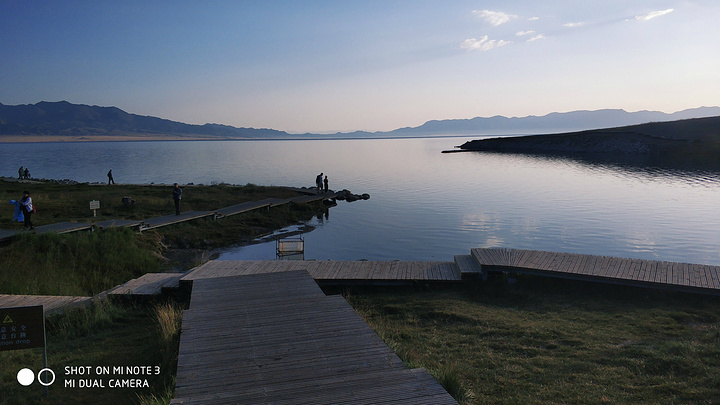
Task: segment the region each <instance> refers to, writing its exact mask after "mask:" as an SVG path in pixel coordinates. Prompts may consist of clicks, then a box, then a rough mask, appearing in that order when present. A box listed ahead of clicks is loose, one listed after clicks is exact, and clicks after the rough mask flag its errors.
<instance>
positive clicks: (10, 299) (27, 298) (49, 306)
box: [0, 294, 92, 315]
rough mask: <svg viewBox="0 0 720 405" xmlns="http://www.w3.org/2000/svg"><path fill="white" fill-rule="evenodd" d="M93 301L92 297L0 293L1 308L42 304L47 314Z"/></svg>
mask: <svg viewBox="0 0 720 405" xmlns="http://www.w3.org/2000/svg"><path fill="white" fill-rule="evenodd" d="M91 303H92V297H64V296H53V295H6V294H0V308H11V307H30V306H35V305H42V306H43V310H44V312H45V315H48V314H53V313H59V312H62V311H64V310H66V309H68V308H75V307H86V306H88V305H90V304H91Z"/></svg>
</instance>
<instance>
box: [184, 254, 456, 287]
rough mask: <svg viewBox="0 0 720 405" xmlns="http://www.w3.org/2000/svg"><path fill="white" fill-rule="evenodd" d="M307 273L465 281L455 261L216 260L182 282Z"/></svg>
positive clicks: (359, 279)
mask: <svg viewBox="0 0 720 405" xmlns="http://www.w3.org/2000/svg"><path fill="white" fill-rule="evenodd" d="M295 270H304V271H307V272H308V273H309V274H310V275H311V276H312V277H313V278H314V279H315V280H316V281H318V282H324V283H333V282H336V283H348V282H353V283H367V284H404V283H408V282H414V281H447V282H454V281H460V280H461V274H460V270H459V269H458V267H457V266H456V265H455V263H453V262H410V261H362V260H358V261H333V260H327V261H314V260H309V261H303V260H213V261H210V262H207V263H205V264H203V265H201V266H199V267H196V268H195V269H193V270H191V271H189V272H188V273H187V274H186V275H185V276H184V277H183V278H182V279H181V281H192V280H199V279H205V278H214V277H228V276H240V275H249V274H261V273H280V272H286V271H295Z"/></svg>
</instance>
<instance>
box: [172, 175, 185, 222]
mask: <svg viewBox="0 0 720 405" xmlns="http://www.w3.org/2000/svg"><path fill="white" fill-rule="evenodd" d="M174 186H175V188H173V192H172V197H173V200H174V201H175V215H180V200H181V199H182V192H183V191H182V189H181V188H180V186H178V184H177V183H175V185H174Z"/></svg>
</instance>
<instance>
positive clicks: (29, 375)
mask: <svg viewBox="0 0 720 405" xmlns="http://www.w3.org/2000/svg"><path fill="white" fill-rule="evenodd" d="M43 373H45V374H47V375H48V376H51V378H48V376H46V378H45V379H46V380H48V381H43V379H42V378H40V377H41V376H42V374H43ZM37 377H38V382H39V383H40V385H44V386H46V387H47V386H48V385H52V384H53V383H54V382H55V372H54V371H52V370H51V369H49V368H44V369H42V370H40V371H39V372H38V375H37ZM17 380H18V382H19V383H20V385H22V386H23V387H27V386H28V385H30V384H32V383H33V382H34V381H35V373H34V372H33V371H32V370H30V369H29V368H24V369H22V370H20V371H18V373H17Z"/></svg>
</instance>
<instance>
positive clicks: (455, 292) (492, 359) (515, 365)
mask: <svg viewBox="0 0 720 405" xmlns="http://www.w3.org/2000/svg"><path fill="white" fill-rule="evenodd" d="M346 298H347V299H348V301H349V302H350V303H351V305H352V306H353V307H354V308H355V309H356V310H357V311H358V312H359V313H360V314H361V315H362V316H363V317H364V318H365V320H366V321H367V322H368V323H369V324H370V325H371V327H372V328H373V329H374V330H375V331H376V332H377V333H378V334H379V335H380V336H381V337H382V338H383V340H384V341H385V342H386V343H387V344H388V345H389V346H390V347H391V348H392V349H393V350H394V351H395V352H396V353H397V354H398V355H399V356H400V357H401V358H402V359H403V361H404V362H405V363H406V364H408V366H409V367H425V368H426V369H428V370H429V371H430V373H431V374H433V375H434V376H435V377H436V379H438V381H440V382H441V383H442V384H443V385H444V386H445V387H446V389H448V391H449V392H450V393H451V394H453V396H454V397H455V398H456V399H457V400H458V401H459V402H460V403H461V404H518V403H522V404H545V403H561V404H586V403H598V404H603V403H606V404H620V403H652V404H700V403H705V404H710V403H716V401H717V399H718V395H719V394H720V389H719V388H718V387H720V298H718V297H712V296H703V295H690V294H683V293H668V292H662V291H654V290H646V289H641V288H634V287H621V286H613V285H604V284H603V285H598V284H592V283H585V282H577V281H564V280H544V279H539V278H537V277H531V276H521V277H519V278H518V282H517V284H513V285H508V284H507V283H506V282H505V281H504V280H497V281H495V282H491V283H489V284H470V283H467V284H465V285H464V286H462V287H453V288H438V289H434V290H431V291H416V290H415V291H411V290H405V291H398V290H397V289H393V290H389V289H365V290H361V291H356V292H351V293H349V294H347V297H346Z"/></svg>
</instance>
